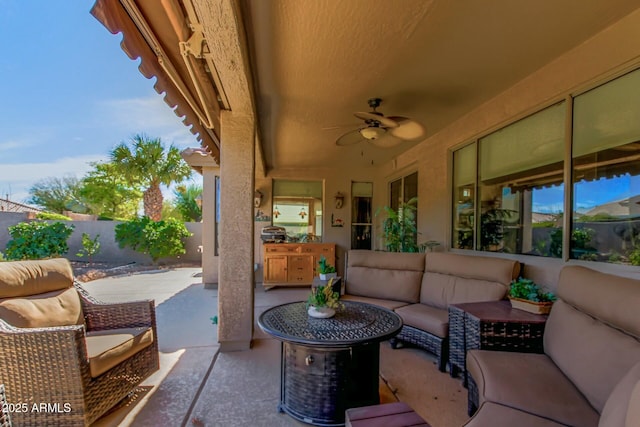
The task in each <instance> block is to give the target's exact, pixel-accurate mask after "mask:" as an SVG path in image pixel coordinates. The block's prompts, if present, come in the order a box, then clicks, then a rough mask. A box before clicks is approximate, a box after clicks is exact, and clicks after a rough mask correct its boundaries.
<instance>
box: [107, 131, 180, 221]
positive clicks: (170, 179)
mask: <svg viewBox="0 0 640 427" xmlns="http://www.w3.org/2000/svg"><path fill="white" fill-rule="evenodd" d="M110 157H111V162H112V163H113V164H114V166H115V169H116V170H117V171H118V172H119V173H121V174H122V176H123V177H124V179H125V180H126V181H127V183H128V184H129V185H131V186H132V187H134V188H138V189H141V190H143V191H144V192H143V195H142V200H143V206H144V214H145V216H148V217H149V218H151V219H152V220H153V221H160V219H161V218H162V201H163V196H162V191H161V190H160V186H161V185H166V186H169V185H171V184H173V183H176V182H181V181H183V180H185V179H186V178H189V177H190V176H191V168H190V167H189V165H188V164H187V163H186V162H185V161H184V160H183V159H182V157H180V152H179V151H178V149H177V148H176V147H174V146H173V145H171V146H169V149H168V150H166V151H165V146H164V144H162V141H161V140H160V138H155V139H150V138H149V137H147V136H146V135H143V134H138V135H135V136H134V137H133V138H132V139H131V146H128V145H127V144H126V143H124V142H123V143H120V144H118V145H117V146H116V147H115V148H114V149H113V150H112V151H111V153H110Z"/></svg>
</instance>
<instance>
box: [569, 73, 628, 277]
mask: <svg viewBox="0 0 640 427" xmlns="http://www.w3.org/2000/svg"><path fill="white" fill-rule="evenodd" d="M639 100H640V70H639V71H635V72H633V73H629V74H627V75H624V76H622V77H620V78H618V79H616V80H614V81H612V82H609V83H607V84H605V85H602V86H599V87H597V88H595V89H593V90H591V91H589V92H587V93H585V94H583V95H580V96H577V97H576V98H575V101H574V107H573V129H574V130H573V215H572V217H571V218H572V226H571V239H570V240H571V249H570V253H569V256H570V257H571V258H575V259H583V260H591V261H604V262H612V263H629V264H633V265H640V101H639Z"/></svg>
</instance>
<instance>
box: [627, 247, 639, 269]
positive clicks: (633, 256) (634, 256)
mask: <svg viewBox="0 0 640 427" xmlns="http://www.w3.org/2000/svg"><path fill="white" fill-rule="evenodd" d="M629 261H630V262H631V265H640V248H635V249H634V250H632V251H631V253H630V254H629Z"/></svg>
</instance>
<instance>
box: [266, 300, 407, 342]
mask: <svg viewBox="0 0 640 427" xmlns="http://www.w3.org/2000/svg"><path fill="white" fill-rule="evenodd" d="M343 304H344V309H338V310H336V314H335V315H334V316H333V317H331V318H329V319H316V318H313V317H310V316H309V315H308V314H307V309H306V307H305V303H304V302H294V303H289V304H283V305H279V306H276V307H273V308H270V309H269V310H267V311H265V312H264V313H262V315H261V316H260V318H259V319H258V325H259V326H260V328H262V330H263V331H265V332H266V333H267V334H269V335H271V336H273V337H275V338H277V339H279V340H282V341H287V342H293V343H298V344H304V345H308V346H312V347H325V348H341V347H350V346H352V345H355V344H363V343H369V342H375V341H384V340H386V339H389V338H392V337H394V336H395V335H396V334H397V333H398V332H400V329H401V328H402V319H401V318H400V316H398V315H397V314H395V313H394V312H393V311H391V310H387V309H386V308H382V307H378V306H375V305H371V304H365V303H362V302H356V301H343Z"/></svg>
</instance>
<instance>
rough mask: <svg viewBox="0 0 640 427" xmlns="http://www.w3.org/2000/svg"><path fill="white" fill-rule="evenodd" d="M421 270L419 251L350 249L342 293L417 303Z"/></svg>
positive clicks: (422, 269) (422, 261)
mask: <svg viewBox="0 0 640 427" xmlns="http://www.w3.org/2000/svg"><path fill="white" fill-rule="evenodd" d="M423 271H424V254H422V253H396V252H376V251H366V250H351V251H349V253H348V254H347V281H346V285H345V292H346V293H347V294H350V295H359V296H365V297H371V298H380V299H390V300H395V301H403V302H408V303H417V302H418V300H419V298H420V281H421V280H422V273H423Z"/></svg>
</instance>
